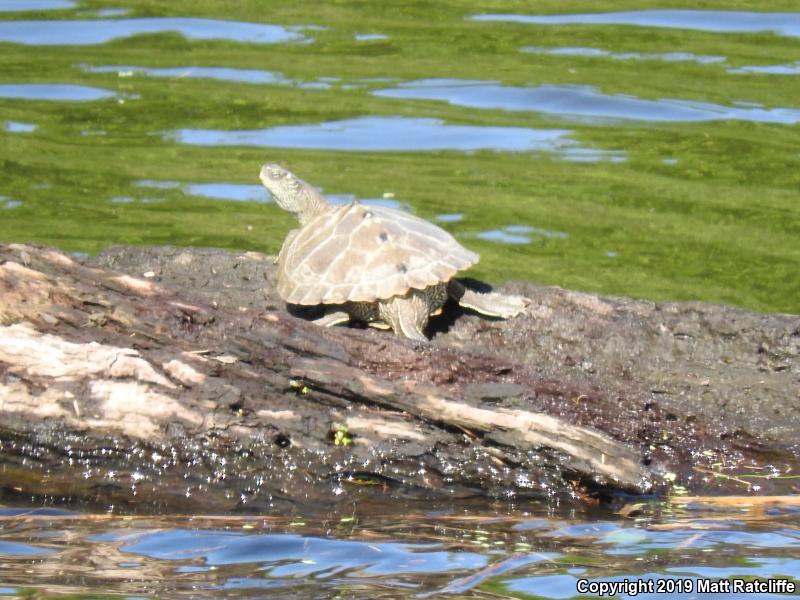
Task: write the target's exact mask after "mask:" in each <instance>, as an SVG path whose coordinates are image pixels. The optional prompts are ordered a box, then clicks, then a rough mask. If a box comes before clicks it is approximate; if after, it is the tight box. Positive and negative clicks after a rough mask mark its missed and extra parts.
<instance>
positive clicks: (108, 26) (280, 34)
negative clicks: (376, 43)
mask: <svg viewBox="0 0 800 600" xmlns="http://www.w3.org/2000/svg"><path fill="white" fill-rule="evenodd" d="M163 32H175V33H179V34H181V35H182V36H184V37H186V38H187V39H190V40H219V39H222V40H232V41H236V42H243V43H251V44H277V43H281V42H308V41H310V38H308V37H306V36H304V35H303V34H301V33H299V32H298V31H292V30H290V29H288V28H286V27H280V26H278V25H266V24H256V23H239V22H235V21H222V20H214V19H199V18H168V17H163V18H162V17H153V18H143V19H118V20H114V19H108V20H103V21H94V20H65V21H10V22H0V41H3V42H12V43H15V44H27V45H31V46H63V45H81V46H83V45H92V44H105V43H107V42H110V41H111V40H116V39H119V38H126V37H131V36H134V35H142V34H147V33H150V34H152V33H163Z"/></svg>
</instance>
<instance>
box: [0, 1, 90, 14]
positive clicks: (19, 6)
mask: <svg viewBox="0 0 800 600" xmlns="http://www.w3.org/2000/svg"><path fill="white" fill-rule="evenodd" d="M75 6H76V5H75V3H74V2H72V0H2V1H0V12H26V11H39V10H66V9H68V8H75Z"/></svg>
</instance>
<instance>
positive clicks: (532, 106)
mask: <svg viewBox="0 0 800 600" xmlns="http://www.w3.org/2000/svg"><path fill="white" fill-rule="evenodd" d="M373 93H374V94H375V95H377V96H383V97H387V98H411V99H416V100H445V101H447V102H449V103H451V104H456V105H458V106H468V107H471V108H500V109H503V110H520V111H536V112H545V113H549V114H554V115H559V116H562V117H564V118H581V119H583V118H589V119H631V120H642V121H676V122H681V121H683V122H695V121H717V120H730V119H735V120H742V121H756V122H765V123H785V124H787V125H793V124H795V123H798V122H800V109H794V108H763V107H760V106H757V107H753V108H742V107H739V106H722V105H719V104H713V103H710V102H697V101H689V100H680V99H670V98H665V99H660V100H643V99H641V98H636V97H633V96H629V95H623V94H614V95H610V94H604V93H602V92H601V91H600V90H599V89H598V88H596V87H594V86H588V85H541V86H535V87H512V86H503V85H498V84H497V83H495V82H492V81H453V80H438V79H428V80H420V81H413V82H410V83H407V84H404V85H401V86H400V87H396V88H391V89H385V90H377V91H375V92H373Z"/></svg>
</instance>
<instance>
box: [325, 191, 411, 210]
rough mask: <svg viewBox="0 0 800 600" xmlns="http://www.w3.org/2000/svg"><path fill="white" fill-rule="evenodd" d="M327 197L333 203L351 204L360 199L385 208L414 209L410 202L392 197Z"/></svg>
mask: <svg viewBox="0 0 800 600" xmlns="http://www.w3.org/2000/svg"><path fill="white" fill-rule="evenodd" d="M325 197H326V198H327V199H328V200H330V201H331V202H332V203H333V204H350V203H351V202H355V201H356V200H358V201H359V202H360V203H361V204H366V205H367V206H383V207H384V208H393V209H395V210H404V211H406V212H412V211H413V209H412V208H411V206H410V205H409V204H406V203H405V202H400V201H399V200H394V199H392V198H358V197H356V196H355V195H354V194H326V195H325Z"/></svg>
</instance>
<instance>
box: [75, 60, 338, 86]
mask: <svg viewBox="0 0 800 600" xmlns="http://www.w3.org/2000/svg"><path fill="white" fill-rule="evenodd" d="M81 68H82V69H83V70H84V71H86V72H89V73H115V74H116V75H117V76H118V77H131V76H133V75H135V74H141V75H146V76H148V77H165V78H171V79H181V78H184V77H192V78H198V79H216V80H219V81H231V82H236V83H250V84H254V85H291V86H296V87H300V88H305V89H329V88H330V87H331V85H332V84H333V83H334V82H336V81H338V79H337V78H335V77H328V78H324V79H323V78H320V79H319V80H317V81H295V80H293V79H290V78H288V77H286V76H284V75H283V74H281V73H278V72H275V71H262V70H259V69H231V68H228V67H192V66H186V67H171V68H164V69H157V68H152V69H149V68H146V67H136V66H129V65H128V66H125V65H102V66H97V67H93V66H90V65H81Z"/></svg>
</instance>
